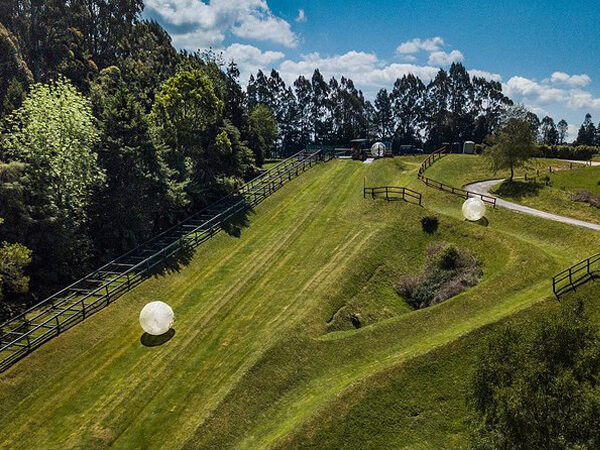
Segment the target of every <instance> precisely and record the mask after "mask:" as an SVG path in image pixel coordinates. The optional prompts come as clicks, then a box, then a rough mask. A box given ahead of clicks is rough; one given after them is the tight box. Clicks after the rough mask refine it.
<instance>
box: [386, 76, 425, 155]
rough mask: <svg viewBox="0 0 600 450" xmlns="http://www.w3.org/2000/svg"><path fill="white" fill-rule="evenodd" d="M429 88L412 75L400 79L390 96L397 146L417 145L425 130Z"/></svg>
mask: <svg viewBox="0 0 600 450" xmlns="http://www.w3.org/2000/svg"><path fill="white" fill-rule="evenodd" d="M426 91H427V88H426V87H425V85H424V84H423V82H422V81H421V80H420V79H419V78H418V77H416V76H414V75H412V74H408V75H404V76H403V77H402V78H398V79H397V80H396V82H395V83H394V88H393V89H392V92H391V94H390V98H391V101H392V106H393V109H394V122H395V124H396V130H395V137H394V141H395V144H396V145H401V144H416V143H417V142H418V141H420V133H421V131H423V128H424V119H425V113H424V111H425V94H426Z"/></svg>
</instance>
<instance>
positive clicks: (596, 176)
mask: <svg viewBox="0 0 600 450" xmlns="http://www.w3.org/2000/svg"><path fill="white" fill-rule="evenodd" d="M549 178H550V186H545V185H544V184H542V183H538V184H535V183H532V182H528V183H526V182H524V181H521V182H519V183H516V184H515V186H511V188H512V189H511V191H512V192H510V193H509V195H502V197H503V198H506V199H507V200H511V201H514V202H517V203H520V204H523V205H526V206H530V207H532V208H537V209H541V210H543V211H548V212H551V213H554V214H561V215H564V216H568V217H573V218H575V219H580V220H586V221H589V222H594V223H600V210H598V209H597V208H594V207H591V206H589V205H587V204H586V203H582V202H575V201H573V194H574V193H575V192H577V191H578V190H581V189H584V190H586V191H589V192H591V193H593V194H595V195H600V186H599V185H598V183H599V182H600V167H582V168H578V169H574V170H569V171H564V172H556V173H553V174H550V175H549ZM506 187H507V186H504V185H503V186H499V187H498V188H496V191H498V190H500V191H501V192H504V191H506Z"/></svg>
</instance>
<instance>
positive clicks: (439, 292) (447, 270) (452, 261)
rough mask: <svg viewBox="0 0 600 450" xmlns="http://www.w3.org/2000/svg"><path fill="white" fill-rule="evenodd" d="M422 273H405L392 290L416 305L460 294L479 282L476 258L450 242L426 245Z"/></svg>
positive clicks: (431, 303)
mask: <svg viewBox="0 0 600 450" xmlns="http://www.w3.org/2000/svg"><path fill="white" fill-rule="evenodd" d="M423 272H424V273H422V274H419V275H407V276H404V277H402V278H401V279H400V280H399V281H398V283H397V284H396V292H397V293H398V295H401V296H402V297H404V299H405V300H406V301H407V302H408V303H409V304H410V305H411V306H412V307H413V308H416V309H420V308H426V307H428V306H431V305H435V304H436V303H440V302H442V301H444V300H446V299H448V298H450V297H453V296H455V295H458V294H460V293H461V292H463V291H464V290H465V289H468V288H469V287H471V286H475V285H476V284H477V283H479V279H480V277H481V275H482V270H481V263H480V262H479V260H478V259H477V258H476V257H475V256H473V255H471V254H470V253H468V252H467V251H465V250H461V249H459V248H457V247H456V246H455V245H453V244H446V243H441V244H435V245H432V246H430V247H429V248H428V249H427V256H426V258H425V267H424V270H423Z"/></svg>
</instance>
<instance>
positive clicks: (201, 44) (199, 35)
mask: <svg viewBox="0 0 600 450" xmlns="http://www.w3.org/2000/svg"><path fill="white" fill-rule="evenodd" d="M172 37H173V45H174V46H175V47H176V48H181V49H186V50H190V51H195V50H198V49H205V48H209V47H219V46H220V45H221V43H222V42H223V41H224V40H225V35H224V34H223V33H220V32H218V31H211V30H208V31H207V30H203V29H197V30H194V31H190V32H189V33H180V34H177V33H173V34H172Z"/></svg>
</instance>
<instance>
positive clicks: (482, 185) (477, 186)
mask: <svg viewBox="0 0 600 450" xmlns="http://www.w3.org/2000/svg"><path fill="white" fill-rule="evenodd" d="M574 162H577V161H574ZM599 164H600V163H598V162H595V163H594V164H593V165H595V166H596V165H599ZM504 180H505V179H504V178H500V179H496V180H485V181H477V182H475V183H470V184H467V185H466V186H465V189H467V190H469V191H473V192H476V193H477V194H485V195H491V194H490V193H489V192H490V189H492V188H493V187H494V186H496V185H498V184H500V183H502V182H503V181H504ZM493 197H496V196H495V195H493ZM496 198H497V203H496V204H497V205H498V206H502V207H503V208H506V209H510V210H513V211H517V212H520V213H523V214H529V215H532V216H537V217H542V218H544V219H548V220H554V221H555V222H562V223H566V224H568V225H575V226H578V227H583V228H589V229H591V230H595V231H600V225H597V224H595V223H591V222H584V221H583V220H577V219H571V218H570V217H564V216H559V215H556V214H550V213H547V212H544V211H540V210H539V209H534V208H529V207H528V206H523V205H519V204H517V203H512V202H507V201H506V200H502V199H501V198H499V197H496Z"/></svg>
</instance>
